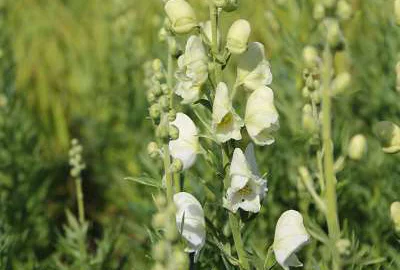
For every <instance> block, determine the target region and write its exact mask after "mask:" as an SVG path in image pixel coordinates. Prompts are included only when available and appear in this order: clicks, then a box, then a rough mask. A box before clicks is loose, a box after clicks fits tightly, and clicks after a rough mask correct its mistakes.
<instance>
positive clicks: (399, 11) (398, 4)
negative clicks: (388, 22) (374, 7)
mask: <svg viewBox="0 0 400 270" xmlns="http://www.w3.org/2000/svg"><path fill="white" fill-rule="evenodd" d="M394 15H395V16H396V22H397V24H398V25H400V0H395V1H394Z"/></svg>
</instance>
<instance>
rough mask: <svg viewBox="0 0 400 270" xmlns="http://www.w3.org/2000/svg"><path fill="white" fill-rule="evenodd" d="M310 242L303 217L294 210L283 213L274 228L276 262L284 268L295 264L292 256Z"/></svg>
mask: <svg viewBox="0 0 400 270" xmlns="http://www.w3.org/2000/svg"><path fill="white" fill-rule="evenodd" d="M309 240H310V236H309V234H308V233H307V231H306V229H305V227H304V224H303V217H302V216H301V214H300V213H299V212H297V211H295V210H288V211H286V212H284V213H283V214H282V215H281V217H280V218H279V220H278V222H277V224H276V228H275V239H274V244H273V248H274V253H275V257H276V260H277V262H278V263H279V264H280V265H281V266H282V267H283V268H284V269H289V268H288V266H295V265H290V264H289V263H291V264H297V265H299V263H297V261H298V260H297V261H296V260H295V258H294V257H292V255H293V254H294V253H295V252H297V251H298V250H299V249H301V248H302V247H303V246H304V245H306V244H307V243H308V242H309Z"/></svg>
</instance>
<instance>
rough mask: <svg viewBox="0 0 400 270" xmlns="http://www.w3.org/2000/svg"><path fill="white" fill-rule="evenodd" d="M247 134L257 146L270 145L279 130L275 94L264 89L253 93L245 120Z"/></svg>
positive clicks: (248, 101) (266, 88)
mask: <svg viewBox="0 0 400 270" xmlns="http://www.w3.org/2000/svg"><path fill="white" fill-rule="evenodd" d="M244 122H245V125H246V129H247V132H248V133H249V135H250V137H251V138H252V140H253V141H254V142H255V143H256V144H257V145H270V144H272V143H273V142H274V141H275V139H274V137H273V132H275V131H277V130H278V129H279V115H278V112H277V111H276V108H275V106H274V93H273V92H272V90H271V89H270V88H269V87H266V86H264V87H262V88H259V89H257V90H256V91H254V92H253V93H251V95H250V96H249V98H248V100H247V105H246V114H245V118H244Z"/></svg>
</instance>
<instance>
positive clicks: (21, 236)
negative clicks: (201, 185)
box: [0, 0, 400, 269]
mask: <svg viewBox="0 0 400 270" xmlns="http://www.w3.org/2000/svg"><path fill="white" fill-rule="evenodd" d="M189 2H190V3H191V4H193V6H195V7H196V11H197V12H198V17H199V19H200V20H201V19H205V18H206V17H207V14H208V11H207V7H206V5H205V2H206V1H203V0H202V1H200V0H192V1H189ZM350 2H351V4H352V6H353V10H354V12H353V15H352V17H351V19H350V20H349V21H347V22H345V23H343V25H342V28H343V31H344V36H345V39H346V49H347V50H346V52H345V55H344V56H343V58H344V59H346V61H342V60H341V59H338V60H337V62H335V64H336V66H335V67H336V68H337V69H338V70H340V68H343V66H345V68H347V69H348V70H349V71H350V73H351V76H352V84H351V87H349V88H348V89H347V90H346V92H345V93H342V94H341V95H340V96H338V97H335V99H334V140H335V141H334V142H335V155H336V156H337V157H338V156H339V155H340V154H345V153H346V151H347V150H346V149H347V145H348V141H349V139H350V138H351V136H353V135H354V134H357V133H362V134H364V135H365V136H366V137H367V139H368V154H367V156H366V157H365V158H364V159H363V160H361V161H360V162H353V161H348V162H347V163H346V167H345V169H344V170H343V171H342V172H340V173H339V174H338V179H339V182H340V185H339V190H338V196H339V198H338V200H339V209H340V217H341V220H342V221H343V222H342V223H343V224H346V225H345V227H346V230H345V231H346V232H347V234H348V235H347V237H349V238H351V235H353V234H355V235H357V237H358V239H359V241H360V243H362V244H360V245H361V246H363V247H365V248H366V250H367V251H366V253H368V254H370V255H371V256H372V257H376V258H380V257H384V258H385V260H384V262H383V263H381V264H380V266H373V267H371V268H368V267H369V266H368V264H366V265H365V266H363V267H364V268H360V269H400V253H399V249H400V245H399V243H398V242H397V241H396V238H395V236H394V234H393V230H392V227H391V226H392V225H391V222H390V217H389V210H388V209H389V205H390V203H391V202H392V201H394V200H396V199H397V200H398V199H400V181H399V180H400V165H399V164H400V162H399V161H400V157H399V155H398V154H397V156H387V155H384V154H383V153H382V151H381V150H380V145H379V143H378V141H377V140H376V139H375V137H374V135H373V132H372V127H373V125H374V124H375V123H376V122H378V121H381V120H390V121H393V122H395V123H397V124H399V121H400V93H398V92H396V86H395V83H396V82H395V81H396V76H395V71H394V67H395V65H396V62H397V61H398V60H400V59H399V58H400V56H399V52H400V27H398V26H396V25H395V21H394V17H393V9H392V6H393V3H392V1H385V0H352V1H350ZM162 6H163V3H162V1H159V0H148V1H141V0H113V1H99V0H86V1H81V0H52V1H44V0H10V1H7V0H1V1H0V93H1V94H0V185H1V187H0V200H1V201H0V259H1V261H0V269H50V267H51V265H52V263H51V261H52V258H53V257H54V254H55V253H57V252H59V251H58V249H57V245H56V242H57V239H58V237H59V235H60V234H63V229H62V225H63V224H64V223H65V222H66V215H65V211H66V209H70V210H71V211H73V212H76V203H75V192H74V191H75V187H74V182H73V180H72V179H71V178H70V177H69V164H68V150H69V147H70V140H71V139H72V138H78V139H79V140H80V142H81V143H82V145H83V148H84V152H83V156H84V160H85V162H86V164H87V169H86V170H85V171H84V173H83V188H84V194H85V205H86V211H87V219H88V220H89V221H90V226H89V236H88V241H89V243H90V249H91V250H96V246H97V244H96V243H97V242H96V241H95V239H101V238H103V237H104V235H105V232H106V231H107V229H109V228H113V227H114V225H115V224H116V223H117V222H116V221H117V220H121V224H122V225H121V226H122V227H121V228H122V229H121V233H120V234H119V235H118V240H117V242H116V247H115V249H114V250H113V252H112V255H111V256H110V259H109V262H110V266H108V267H106V268H104V269H148V265H149V264H150V262H151V259H150V256H149V253H150V247H151V241H150V237H149V234H148V227H150V223H151V215H152V213H154V211H155V207H154V205H153V202H152V197H151V194H152V193H153V192H154V190H152V189H150V188H148V187H144V186H140V185H138V184H135V183H132V182H128V181H126V180H124V177H127V176H140V175H143V174H149V175H152V176H158V177H159V176H160V175H161V172H160V171H159V168H156V166H154V163H155V162H154V161H153V160H150V159H149V157H148V156H147V154H146V151H145V149H146V145H147V143H148V142H149V141H150V140H151V138H152V136H153V135H152V134H153V131H152V129H151V122H150V120H149V119H148V118H147V101H146V98H145V91H146V89H145V87H144V85H143V80H144V75H143V65H144V63H145V62H146V61H148V60H151V59H153V58H160V59H162V60H165V59H166V53H165V52H166V48H165V46H164V44H163V43H161V42H159V41H158V30H159V28H160V27H161V26H162V24H163V20H164V18H163V7H162ZM312 12H313V10H312V1H311V0H287V1H283V0H280V1H278V0H242V1H241V6H240V8H239V10H238V11H236V12H233V13H229V14H227V16H226V18H225V19H224V21H223V22H222V24H223V28H224V29H227V28H228V27H229V25H230V23H231V22H232V21H233V20H234V19H236V18H239V17H242V18H247V19H248V20H249V21H250V22H251V24H252V36H251V39H252V40H253V41H256V40H257V41H260V42H262V43H264V44H265V47H266V54H267V58H268V59H269V60H270V62H271V65H272V73H273V76H274V81H273V85H272V88H273V89H274V90H275V95H276V104H277V108H278V111H279V113H280V119H281V120H280V123H281V129H280V131H279V132H278V134H277V137H276V144H274V145H273V146H271V147H267V148H260V149H257V155H258V160H259V166H260V168H261V169H262V171H268V173H269V178H268V184H269V193H268V196H267V200H266V202H264V204H265V206H266V207H265V208H264V210H263V213H262V216H261V217H259V218H258V219H257V220H261V221H260V222H258V223H257V224H255V225H254V230H255V231H257V234H256V235H253V236H248V237H250V238H251V237H253V238H254V239H255V240H256V241H255V243H256V244H257V245H259V246H260V247H261V246H265V245H266V244H267V243H271V242H272V236H273V230H274V226H275V225H274V224H275V222H276V220H277V218H278V217H279V215H280V213H282V211H283V210H286V209H288V208H294V209H298V208H299V207H298V204H299V201H300V199H299V195H298V193H297V189H296V182H297V168H298V166H300V165H304V164H306V163H307V162H308V161H307V160H309V159H310V158H312V157H310V153H309V148H308V147H307V146H306V145H307V144H308V141H309V138H308V136H307V135H306V134H304V132H303V131H302V128H301V110H302V107H303V105H304V101H303V98H302V95H301V87H302V69H303V60H302V50H303V48H304V47H305V46H306V45H308V44H312V45H316V46H318V45H320V44H318V40H320V39H319V36H318V34H316V32H317V31H316V28H317V25H316V22H315V21H314V19H313V18H312ZM180 45H181V46H184V44H180ZM234 74H235V73H234V70H233V69H228V70H227V71H226V72H225V74H224V76H225V78H226V79H227V80H231V79H232V78H233V76H234ZM204 166H205V163H204V162H199V163H198V164H197V165H196V168H195V169H194V170H193V171H194V172H201V171H203V169H204ZM204 177H207V175H205V176H204ZM193 185H194V186H196V184H193ZM310 216H313V214H312V213H310ZM317 220H318V218H317ZM252 226H253V225H252ZM313 250H314V249H313V248H310V249H309V251H308V252H307V254H306V255H307V262H308V263H309V264H308V265H310V268H308V269H311V265H312V263H313ZM71 269H73V268H71ZM357 269H358V268H357Z"/></svg>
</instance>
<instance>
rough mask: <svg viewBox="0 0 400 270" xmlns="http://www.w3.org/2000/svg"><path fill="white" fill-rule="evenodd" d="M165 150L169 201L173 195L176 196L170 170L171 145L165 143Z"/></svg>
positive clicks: (166, 183)
mask: <svg viewBox="0 0 400 270" xmlns="http://www.w3.org/2000/svg"><path fill="white" fill-rule="evenodd" d="M163 148H164V149H163V150H164V151H163V152H164V171H165V185H166V187H167V200H168V202H169V203H170V202H172V199H173V196H174V190H173V183H172V182H173V179H172V174H171V172H170V167H171V157H170V155H169V146H168V144H164V146H163Z"/></svg>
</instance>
